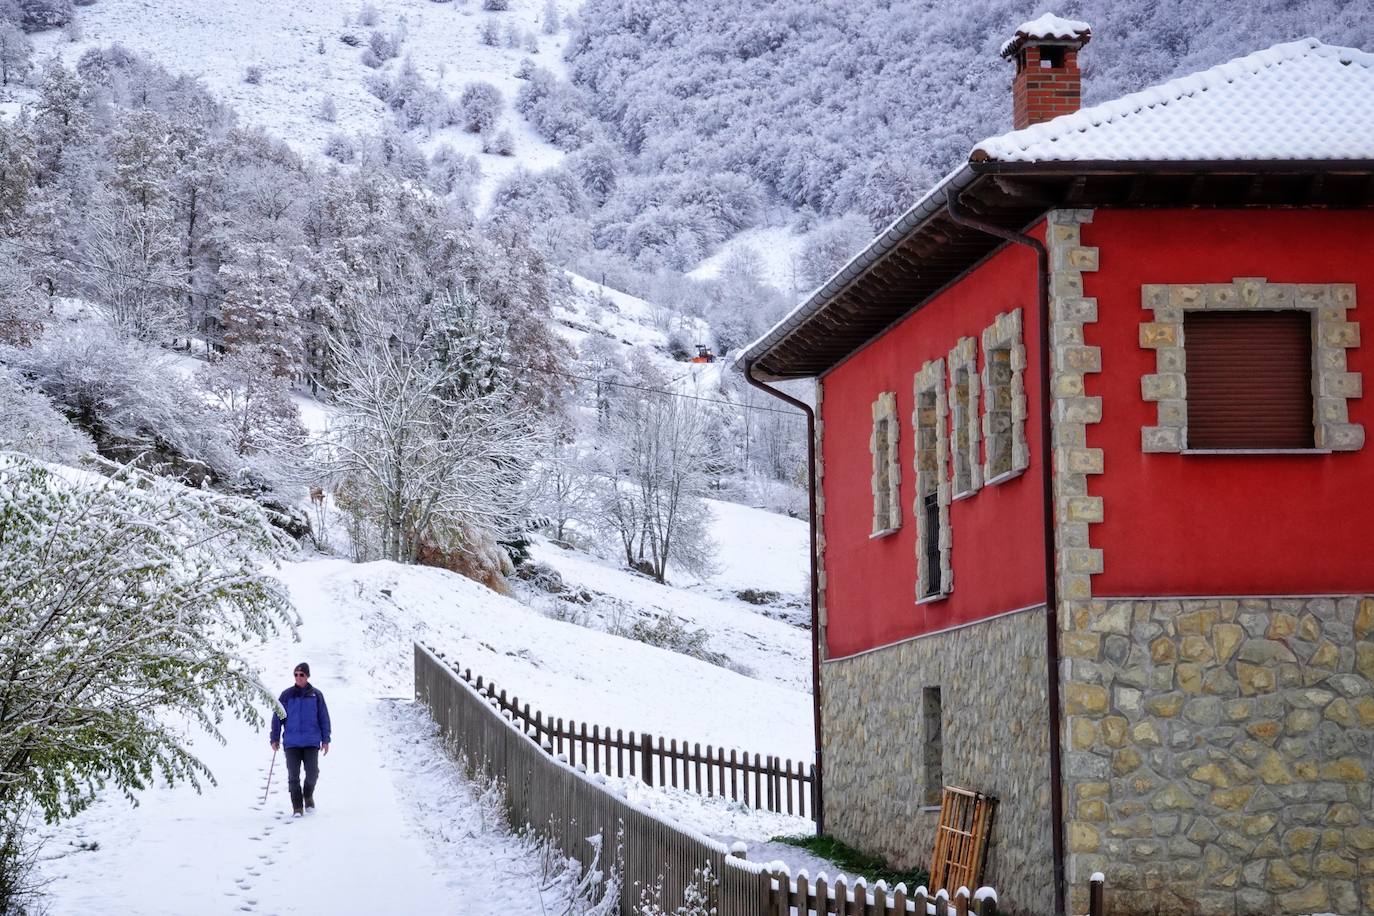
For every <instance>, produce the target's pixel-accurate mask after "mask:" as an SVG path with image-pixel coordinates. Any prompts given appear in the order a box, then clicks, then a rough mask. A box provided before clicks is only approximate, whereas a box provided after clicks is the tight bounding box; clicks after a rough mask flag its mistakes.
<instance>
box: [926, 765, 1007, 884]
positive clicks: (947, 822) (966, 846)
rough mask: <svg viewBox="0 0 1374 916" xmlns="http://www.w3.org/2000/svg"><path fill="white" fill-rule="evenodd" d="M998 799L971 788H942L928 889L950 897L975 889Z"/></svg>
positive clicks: (981, 868)
mask: <svg viewBox="0 0 1374 916" xmlns="http://www.w3.org/2000/svg"><path fill="white" fill-rule="evenodd" d="M996 804H997V799H995V798H993V797H992V796H990V795H984V794H983V793H981V792H974V791H972V790H970V789H960V788H957V787H955V786H945V789H944V793H943V794H942V796H941V798H940V823H939V825H938V826H937V827H936V828H935V853H934V855H932V856H931V859H930V889H931V891H937V890H940V889H941V888H943V889H945V890H946V891H948V892H949V894H950V896H953V895H954V892H955V891H957V890H958V889H959V888H961V887H966V888H968V889H969V890H970V891H973V890H975V889H976V888H977V887H978V882H979V880H980V879H981V878H982V876H983V861H984V859H985V858H986V856H987V850H988V833H989V832H990V829H991V827H992V811H993V808H994V807H995V806H996Z"/></svg>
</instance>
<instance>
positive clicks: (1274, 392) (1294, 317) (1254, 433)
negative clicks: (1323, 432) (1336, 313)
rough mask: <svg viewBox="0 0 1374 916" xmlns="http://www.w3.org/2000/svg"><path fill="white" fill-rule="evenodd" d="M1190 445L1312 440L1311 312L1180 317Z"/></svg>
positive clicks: (1293, 444) (1301, 444)
mask: <svg viewBox="0 0 1374 916" xmlns="http://www.w3.org/2000/svg"><path fill="white" fill-rule="evenodd" d="M1183 340H1184V349H1185V352H1186V355H1187V363H1186V369H1185V372H1184V380H1185V383H1186V384H1185V391H1186V393H1187V398H1186V399H1187V402H1188V428H1187V429H1188V436H1187V443H1186V444H1187V446H1188V447H1189V448H1194V449H1234V448H1312V447H1313V443H1314V437H1313V429H1312V349H1311V348H1312V319H1311V316H1310V315H1309V314H1308V313H1307V312H1300V311H1297V310H1293V311H1287V312H1199V313H1196V314H1190V315H1187V316H1186V317H1185V318H1184V319H1183Z"/></svg>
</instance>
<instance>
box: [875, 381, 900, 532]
mask: <svg viewBox="0 0 1374 916" xmlns="http://www.w3.org/2000/svg"><path fill="white" fill-rule="evenodd" d="M901 427H902V425H901V423H899V422H898V421H897V393H896V392H895V391H884V392H883V393H882V394H880V395H878V397H877V399H876V400H874V402H873V431H872V433H871V434H870V435H869V437H868V451H869V454H870V456H871V457H872V459H873V474H872V477H871V478H870V481H869V486H870V489H871V490H872V492H873V520H872V521H873V524H872V533H871V534H869V537H870V538H882V537H887V536H888V535H890V534H893V533H895V532H897V531H898V530H900V529H901V527H902V499H901V493H902V463H901V450H900V446H901ZM882 431H885V432H886V437H887V441H886V443H880V441H879V433H880V432H882ZM880 446H881V450H882V454H879V451H880ZM884 470H885V471H886V472H887V479H886V480H883V471H884ZM884 510H885V511H884Z"/></svg>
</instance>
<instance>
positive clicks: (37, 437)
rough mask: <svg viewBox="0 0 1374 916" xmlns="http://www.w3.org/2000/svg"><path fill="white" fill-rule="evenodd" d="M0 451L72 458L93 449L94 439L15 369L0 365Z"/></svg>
mask: <svg viewBox="0 0 1374 916" xmlns="http://www.w3.org/2000/svg"><path fill="white" fill-rule="evenodd" d="M0 451H14V452H24V453H25V454H27V455H32V456H33V457H35V458H38V459H41V460H43V461H57V462H75V461H76V460H77V459H79V458H80V457H81V456H82V455H85V454H88V453H90V452H94V451H95V443H94V442H92V441H91V437H90V436H87V435H86V434H85V433H83V432H81V431H80V430H79V429H77V428H76V427H74V426H72V425H71V423H69V422H68V421H67V418H66V417H64V416H62V414H60V413H58V411H57V410H56V408H54V407H53V405H52V402H51V401H49V400H48V399H47V398H46V397H44V396H43V394H42V393H41V392H38V391H35V390H33V389H32V388H30V387H29V386H28V385H27V384H26V383H25V382H24V380H23V379H22V378H21V377H20V376H19V374H18V373H16V372H13V371H11V370H9V369H6V368H5V367H3V366H0Z"/></svg>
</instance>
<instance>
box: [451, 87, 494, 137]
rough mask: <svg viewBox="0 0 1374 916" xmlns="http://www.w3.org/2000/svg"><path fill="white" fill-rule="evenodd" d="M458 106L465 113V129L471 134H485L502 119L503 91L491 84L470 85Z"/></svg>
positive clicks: (464, 91)
mask: <svg viewBox="0 0 1374 916" xmlns="http://www.w3.org/2000/svg"><path fill="white" fill-rule="evenodd" d="M458 104H459V105H460V106H461V108H462V111H463V128H464V129H465V130H467V131H468V132H469V133H474V134H480V133H485V132H486V131H488V130H491V129H492V128H493V127H495V126H496V121H497V119H498V118H500V117H501V108H502V102H501V90H499V89H497V88H496V87H495V86H493V85H492V84H491V83H468V84H467V86H465V87H464V88H463V95H462V97H461V98H460V99H459V102H458Z"/></svg>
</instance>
